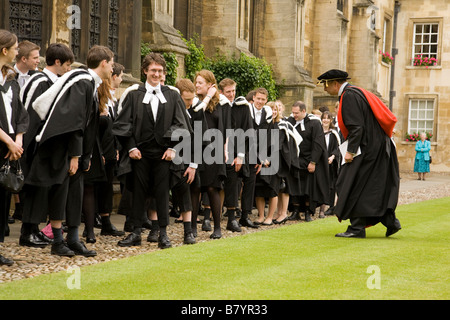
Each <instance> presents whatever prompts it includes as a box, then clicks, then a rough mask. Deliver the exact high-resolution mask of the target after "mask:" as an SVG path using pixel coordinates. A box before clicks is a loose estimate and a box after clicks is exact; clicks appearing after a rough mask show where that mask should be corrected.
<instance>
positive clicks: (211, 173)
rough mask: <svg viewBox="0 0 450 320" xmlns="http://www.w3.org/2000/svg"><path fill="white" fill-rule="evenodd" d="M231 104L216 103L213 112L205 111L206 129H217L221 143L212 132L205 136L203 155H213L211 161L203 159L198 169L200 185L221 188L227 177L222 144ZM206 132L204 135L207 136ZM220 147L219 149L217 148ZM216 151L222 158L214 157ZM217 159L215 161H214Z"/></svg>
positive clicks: (229, 117) (229, 127) (227, 126)
mask: <svg viewBox="0 0 450 320" xmlns="http://www.w3.org/2000/svg"><path fill="white" fill-rule="evenodd" d="M230 109H231V106H230V104H229V103H223V104H222V103H218V104H217V105H216V108H215V110H214V111H213V112H209V111H207V110H206V111H205V118H206V123H207V125H208V130H213V129H216V130H217V132H216V133H217V134H219V135H221V138H222V141H221V142H223V144H220V145H219V144H218V142H220V140H216V137H215V135H214V134H212V136H210V137H207V138H206V140H207V142H206V146H205V147H204V149H203V155H204V156H205V155H206V156H209V155H211V156H212V157H214V162H213V163H206V161H205V159H203V162H204V164H203V167H202V170H201V171H200V181H201V184H202V187H215V188H219V189H222V188H223V182H224V181H225V179H226V177H227V169H226V163H225V152H224V151H225V150H224V146H225V143H226V139H227V130H228V129H231V110H230ZM208 132H211V131H207V134H206V135H205V136H208ZM219 149H220V150H219ZM216 152H218V153H219V155H220V154H221V155H223V157H222V158H220V159H216ZM216 160H217V161H216Z"/></svg>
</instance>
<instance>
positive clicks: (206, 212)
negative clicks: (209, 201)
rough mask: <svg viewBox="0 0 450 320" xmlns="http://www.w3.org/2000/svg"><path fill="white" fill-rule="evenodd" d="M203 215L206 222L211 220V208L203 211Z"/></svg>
mask: <svg viewBox="0 0 450 320" xmlns="http://www.w3.org/2000/svg"><path fill="white" fill-rule="evenodd" d="M203 214H204V216H205V217H204V220H211V208H205V210H203Z"/></svg>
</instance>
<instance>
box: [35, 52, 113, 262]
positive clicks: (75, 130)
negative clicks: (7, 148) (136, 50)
mask: <svg viewBox="0 0 450 320" xmlns="http://www.w3.org/2000/svg"><path fill="white" fill-rule="evenodd" d="M113 57H114V54H113V53H112V52H111V50H109V49H108V48H106V47H103V46H94V47H92V48H91V49H90V50H89V52H88V57H87V64H88V68H89V69H88V70H87V71H86V70H84V69H77V70H73V71H71V72H68V73H66V74H65V75H64V76H62V77H61V78H60V79H59V80H58V81H57V82H56V83H55V84H53V85H52V87H51V88H50V89H48V90H47V91H46V92H45V93H44V94H42V95H41V96H40V97H39V98H38V99H37V100H36V101H35V102H34V103H33V109H34V110H35V111H36V112H37V113H38V115H39V116H40V118H41V119H42V120H45V123H44V125H43V127H42V129H41V131H40V133H39V134H38V135H37V136H36V142H37V143H38V147H37V150H36V154H35V156H34V159H33V162H32V164H31V168H30V172H29V174H28V177H27V178H26V181H27V183H28V184H30V185H33V186H38V187H48V188H49V192H48V199H47V202H48V214H49V216H50V223H51V226H52V232H53V235H54V240H53V244H52V250H51V253H52V254H55V255H60V256H74V255H83V256H95V255H96V252H95V251H93V250H88V249H87V248H86V246H85V245H84V243H82V242H81V241H80V240H79V237H78V228H79V225H80V223H81V203H82V194H83V189H82V187H83V173H84V172H85V171H88V170H89V167H90V158H91V155H92V150H93V146H94V143H95V140H96V131H97V130H98V116H99V112H98V98H96V89H97V88H98V86H99V85H100V83H101V79H102V78H107V77H108V76H111V73H112V65H113V63H114V61H113ZM63 220H65V221H66V223H67V226H68V234H67V243H66V242H65V241H63V237H62V232H61V231H62V230H61V228H62V221H63Z"/></svg>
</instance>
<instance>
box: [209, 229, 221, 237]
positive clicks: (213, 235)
mask: <svg viewBox="0 0 450 320" xmlns="http://www.w3.org/2000/svg"><path fill="white" fill-rule="evenodd" d="M209 238H210V239H220V238H222V233H221V232H220V230H217V231H216V230H215V231H214V232H213V233H211V235H210V236H209Z"/></svg>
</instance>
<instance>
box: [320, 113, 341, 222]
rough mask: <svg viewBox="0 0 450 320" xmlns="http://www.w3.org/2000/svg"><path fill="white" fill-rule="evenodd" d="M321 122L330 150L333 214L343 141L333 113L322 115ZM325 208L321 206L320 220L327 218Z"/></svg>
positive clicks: (331, 206)
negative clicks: (334, 123) (340, 148)
mask: <svg viewBox="0 0 450 320" xmlns="http://www.w3.org/2000/svg"><path fill="white" fill-rule="evenodd" d="M321 120H322V127H323V132H324V134H325V142H326V145H327V150H328V165H329V174H330V197H329V200H328V203H329V205H330V207H329V209H328V210H327V212H332V211H333V208H334V203H335V198H336V181H337V177H338V170H339V165H340V159H341V158H340V154H341V153H340V151H339V146H340V144H341V139H340V137H339V133H338V132H337V131H336V130H335V128H334V125H333V117H332V116H331V113H330V112H329V111H324V112H323V113H322V116H321ZM325 207H326V205H325V204H323V205H321V206H320V211H319V218H324V217H325Z"/></svg>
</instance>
